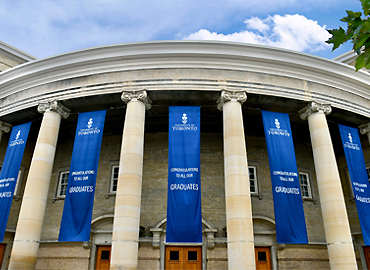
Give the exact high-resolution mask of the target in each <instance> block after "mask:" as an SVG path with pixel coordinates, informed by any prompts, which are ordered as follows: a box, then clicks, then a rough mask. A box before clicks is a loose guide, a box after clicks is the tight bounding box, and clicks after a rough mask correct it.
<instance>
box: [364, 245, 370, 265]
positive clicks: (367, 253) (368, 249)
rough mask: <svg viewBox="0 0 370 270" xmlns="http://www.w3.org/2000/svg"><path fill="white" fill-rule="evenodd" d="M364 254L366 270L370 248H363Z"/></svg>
mask: <svg viewBox="0 0 370 270" xmlns="http://www.w3.org/2000/svg"><path fill="white" fill-rule="evenodd" d="M364 254H365V260H366V264H367V265H366V269H370V247H364Z"/></svg>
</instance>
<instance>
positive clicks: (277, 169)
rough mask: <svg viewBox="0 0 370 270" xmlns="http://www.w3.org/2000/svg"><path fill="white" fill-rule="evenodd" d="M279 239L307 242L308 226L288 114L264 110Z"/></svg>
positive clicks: (286, 241)
mask: <svg viewBox="0 0 370 270" xmlns="http://www.w3.org/2000/svg"><path fill="white" fill-rule="evenodd" d="M262 118H263V125H264V129H265V137H266V144H267V152H268V156H269V163H270V173H271V182H272V194H273V197H274V210H275V221H276V238H277V242H278V243H285V244H307V243H308V238H307V229H306V221H305V217H304V211H303V203H302V196H301V188H300V184H299V177H298V170H297V163H296V158H295V153H294V146H293V139H292V131H291V129H290V121H289V116H288V115H287V114H285V113H275V112H267V111H262Z"/></svg>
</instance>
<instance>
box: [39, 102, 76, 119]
mask: <svg viewBox="0 0 370 270" xmlns="http://www.w3.org/2000/svg"><path fill="white" fill-rule="evenodd" d="M37 110H38V111H39V113H45V112H47V111H52V112H56V113H59V114H60V115H61V116H62V117H63V118H64V119H66V118H67V117H68V116H69V112H70V111H71V110H70V109H68V108H66V107H64V106H63V105H62V104H61V103H60V102H59V101H57V100H52V101H47V102H40V103H39V106H38V107H37Z"/></svg>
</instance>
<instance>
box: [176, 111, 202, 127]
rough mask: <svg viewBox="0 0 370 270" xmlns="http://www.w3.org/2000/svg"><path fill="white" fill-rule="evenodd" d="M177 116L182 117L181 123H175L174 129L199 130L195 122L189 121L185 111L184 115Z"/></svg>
mask: <svg viewBox="0 0 370 270" xmlns="http://www.w3.org/2000/svg"><path fill="white" fill-rule="evenodd" d="M177 117H181V123H180V124H174V125H173V126H172V130H173V131H197V129H198V127H197V126H196V125H195V124H190V123H188V116H187V114H186V113H183V114H182V116H180V115H179V116H177ZM176 122H177V121H176Z"/></svg>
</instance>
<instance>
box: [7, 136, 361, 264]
mask: <svg viewBox="0 0 370 270" xmlns="http://www.w3.org/2000/svg"><path fill="white" fill-rule="evenodd" d="M6 141H7V138H6V136H5V137H4V142H3V143H2V144H1V146H2V147H1V149H0V154H1V151H2V153H3V154H5V150H4V146H5V147H6V145H5V142H6ZM167 141H168V134H167V133H165V132H157V133H146V134H145V150H144V174H143V186H142V208H141V226H143V227H145V230H144V232H143V234H142V235H141V236H143V237H145V236H149V237H150V236H151V232H150V231H149V229H150V228H151V227H153V226H154V225H155V224H156V223H157V222H158V221H159V220H161V219H162V218H164V217H165V216H166V205H167V166H168V148H167V147H168V143H167ZM246 141H247V155H248V162H249V164H251V165H255V166H256V167H257V170H258V181H260V194H259V195H261V196H254V197H253V198H252V208H253V215H254V216H264V217H267V218H270V219H272V220H274V210H273V199H272V192H271V180H270V172H269V163H268V156H267V149H266V142H265V138H264V137H258V136H249V135H248V136H246ZM120 145H121V136H120V135H114V136H105V137H104V138H103V142H102V149H101V156H100V162H99V171H98V179H97V185H96V193H95V201H94V210H93V218H96V217H99V216H102V215H107V214H108V215H109V214H111V215H112V214H113V213H114V204H115V196H114V195H111V194H107V193H108V191H109V183H110V177H111V166H112V164H116V162H118V160H119V152H120ZM33 147H34V144H32V143H30V144H27V147H26V152H25V157H24V161H23V163H22V165H23V166H25V167H26V168H28V167H29V163H30V160H31V157H32V152H33ZM72 150H73V142H67V143H64V144H60V145H58V147H57V152H56V156H55V164H54V168H53V173H52V178H51V184H50V190H49V195H48V204H47V207H46V215H45V220H44V225H43V231H42V237H41V240H42V241H44V243H43V244H41V246H40V253H39V260H38V264H37V269H53V268H48V267H52V266H53V265H57V264H59V262H62V264H61V265H62V266H63V267H66V268H63V269H68V267H72V265H74V266H76V267H77V268H79V267H82V265H83V267H84V268H79V269H87V267H88V265H89V263H94V262H89V260H90V257H91V254H90V253H91V249H84V248H83V247H82V245H81V243H79V244H75V245H72V244H71V245H65V244H60V243H45V241H56V240H57V239H58V234H59V226H60V221H61V216H62V211H63V205H64V200H63V199H55V194H56V188H57V184H58V177H59V173H60V171H61V170H63V169H67V170H68V169H69V165H70V160H71V155H72ZM295 151H296V158H297V165H298V167H299V168H303V169H304V170H305V171H309V172H310V176H311V180H312V181H311V183H312V188H313V193H314V200H307V201H304V210H305V216H306V224H307V232H308V237H309V241H310V242H315V243H325V234H324V227H323V221H322V216H321V208H320V200H319V197H318V190H317V183H316V178H315V170H314V165H313V158H312V151H311V146H310V145H306V144H302V143H297V142H295ZM342 163H343V162H342V161H341V162H340V164H341V167H343V166H344V165H343V164H342ZM201 172H202V213H203V218H204V219H205V220H207V221H209V222H210V223H211V224H212V225H213V226H214V227H215V228H217V229H218V232H217V234H216V237H225V236H226V233H225V230H224V228H225V227H226V213H225V195H224V175H223V142H222V134H221V133H201ZM25 179H26V175H25ZM23 188H24V187H23ZM20 202H21V200H20V201H19V202H16V201H14V203H13V206H12V212H11V216H10V219H9V223H8V224H9V225H11V226H14V227H15V225H16V220H17V216H18V212H19V206H20ZM352 208H353V206H350V209H352ZM351 217H352V216H351ZM352 218H353V219H356V217H355V215H354V216H353V217H352ZM351 222H352V223H353V221H351ZM352 223H351V224H352ZM354 224H356V221H355V223H354ZM356 226H357V225H356ZM70 251H71V252H72V251H73V252H72V253H73V254H72V255H71V253H70ZM310 252H311V253H312V254H311V253H310ZM307 254H311V255H307ZM206 256H207V268H208V269H226V268H227V248H226V245H225V244H216V246H215V248H214V249H213V250H207V254H206ZM277 261H278V265H279V269H293V267H297V266H299V267H309V265H312V267H314V268H316V269H319V267H320V269H325V267H327V264H328V258H327V252H326V247H325V246H324V247H322V246H312V245H310V246H306V247H305V246H300V247H299V248H296V247H294V246H292V247H291V246H289V247H286V248H285V249H284V250H282V251H281V250H279V251H277ZM159 263H160V250H159V249H153V247H152V245H150V244H145V245H140V249H139V268H140V269H148V267H151V266H153V267H154V268H157V267H159ZM85 267H86V268H85ZM310 267H311V266H310ZM302 269H303V268H302ZM311 269H313V268H311Z"/></svg>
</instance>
